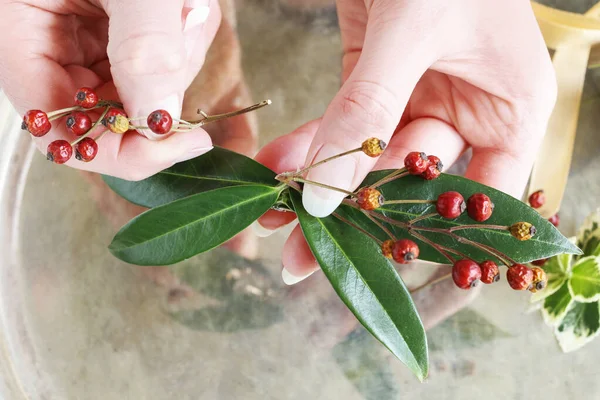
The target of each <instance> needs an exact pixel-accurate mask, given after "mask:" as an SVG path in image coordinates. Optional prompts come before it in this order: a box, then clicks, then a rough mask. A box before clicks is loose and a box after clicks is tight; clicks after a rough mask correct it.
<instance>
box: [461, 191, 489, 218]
mask: <svg viewBox="0 0 600 400" xmlns="http://www.w3.org/2000/svg"><path fill="white" fill-rule="evenodd" d="M492 211H494V203H492V200H490V198H489V197H488V196H486V195H485V194H483V193H475V194H474V195H473V196H471V197H469V200H467V213H468V214H469V217H471V218H472V219H474V220H475V221H477V222H483V221H487V220H488V219H489V218H490V217H491V216H492Z"/></svg>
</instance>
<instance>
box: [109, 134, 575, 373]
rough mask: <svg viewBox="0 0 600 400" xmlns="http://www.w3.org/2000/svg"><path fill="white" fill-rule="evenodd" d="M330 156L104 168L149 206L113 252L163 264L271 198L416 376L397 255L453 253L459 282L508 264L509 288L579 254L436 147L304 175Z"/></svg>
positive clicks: (420, 359) (375, 145) (444, 259)
mask: <svg viewBox="0 0 600 400" xmlns="http://www.w3.org/2000/svg"><path fill="white" fill-rule="evenodd" d="M384 148H385V143H383V142H382V141H380V140H379V139H376V138H372V139H368V140H367V141H365V142H364V143H363V144H362V146H360V147H358V148H355V149H351V150H348V151H347V152H344V153H342V154H340V155H338V156H335V157H341V156H346V155H348V154H351V153H363V154H362V155H360V156H370V157H377V156H379V155H380V154H381V153H382V152H383V151H384ZM335 157H333V158H335ZM327 161H328V160H323V161H321V162H319V163H317V164H314V165H311V166H308V167H306V168H304V169H302V170H300V171H296V172H287V173H283V174H279V175H277V174H275V173H274V172H272V171H270V170H269V169H267V168H265V167H264V166H263V165H261V164H259V163H257V162H255V161H253V160H251V159H249V158H247V157H244V156H242V155H240V154H236V153H233V152H231V151H228V150H225V149H221V148H215V149H213V150H212V151H210V152H209V153H207V154H205V155H203V156H201V157H198V158H196V159H193V160H189V161H186V162H183V163H180V164H177V165H174V166H173V167H171V168H168V169H166V170H165V171H162V172H160V173H158V174H156V175H154V176H152V177H150V178H148V179H145V180H143V181H140V182H128V181H123V180H120V179H116V178H111V177H105V180H106V182H107V183H108V184H109V186H110V187H111V188H112V189H113V190H115V191H116V192H117V193H118V194H120V195H121V196H122V197H124V198H125V199H127V200H129V201H131V202H133V203H135V204H139V205H142V206H145V207H149V208H150V210H148V211H146V212H145V213H143V214H141V215H139V216H138V217H136V218H134V219H133V220H131V221H130V222H129V223H128V224H126V225H125V226H124V227H123V228H122V229H121V230H120V231H119V232H118V233H117V234H116V236H115V237H114V239H113V242H112V243H111V245H110V251H111V252H112V253H113V254H114V255H115V256H116V257H118V258H120V259H122V260H124V261H126V262H129V263H132V264H137V265H170V264H174V263H177V262H179V261H182V260H184V259H187V258H190V257H192V256H194V255H196V254H199V253H202V252H205V251H208V250H210V249H212V248H214V247H216V246H218V245H220V244H222V243H224V242H225V241H227V240H229V239H231V238H232V237H233V236H235V235H236V234H237V233H239V232H241V231H242V230H243V229H245V228H246V227H248V226H249V225H250V224H251V223H252V222H254V221H255V220H256V219H257V218H259V217H260V216H261V215H262V214H264V213H265V212H266V211H268V210H269V209H275V210H279V211H281V212H294V213H296V215H297V217H298V219H299V222H300V226H301V227H302V231H303V233H304V236H305V238H306V240H307V242H308V245H309V247H310V248H311V250H312V252H313V254H314V256H315V258H316V259H317V260H318V262H319V264H320V266H321V268H322V270H323V272H324V274H325V276H326V277H327V279H328V280H329V282H330V283H331V285H332V287H333V289H334V290H335V291H336V293H337V294H338V296H339V297H340V298H341V299H342V300H343V301H344V303H345V304H346V306H347V307H348V308H349V309H350V310H351V311H352V312H353V313H354V315H355V316H356V318H357V319H358V320H359V321H360V322H361V323H362V324H363V326H364V327H365V328H366V329H367V330H368V331H369V332H370V333H371V334H372V335H373V336H374V337H376V338H377V339H378V340H379V341H380V342H381V343H382V344H383V345H384V346H385V347H386V348H387V349H389V350H390V351H391V352H392V353H393V354H394V355H395V356H396V357H398V358H399V359H400V360H401V361H402V362H403V363H404V364H406V365H407V366H408V367H409V368H410V369H411V370H412V372H413V373H414V374H415V375H416V376H417V377H418V378H419V379H421V380H423V379H424V378H425V377H426V376H427V374H428V370H429V359H428V346H427V338H426V335H425V330H424V328H423V324H422V323H421V320H420V317H419V315H418V313H417V310H416V308H415V305H414V302H413V299H412V297H411V293H410V292H409V291H408V290H407V288H406V286H405V285H404V282H403V281H402V279H401V278H400V276H399V275H398V273H397V271H396V268H395V266H394V265H393V264H392V260H393V261H395V262H397V263H399V264H406V263H409V262H411V261H412V260H414V259H416V258H420V259H423V260H427V261H432V262H437V263H446V264H449V272H448V274H447V275H446V277H445V278H452V279H453V280H454V282H455V283H456V285H457V286H459V287H461V288H463V289H469V288H471V287H472V286H474V285H477V284H478V283H479V282H483V283H486V284H491V283H494V282H496V281H497V280H498V278H499V273H500V272H499V268H498V265H500V266H503V265H504V266H506V267H507V276H508V281H509V283H510V285H511V286H512V287H513V288H514V289H519V290H527V289H530V290H531V291H536V290H537V289H539V288H541V287H542V286H544V285H545V278H544V277H543V276H541V275H539V274H535V273H534V270H533V269H531V268H529V267H527V266H525V265H523V264H524V263H527V262H530V261H532V260H539V259H544V258H549V257H552V256H555V255H558V254H580V253H581V251H580V250H579V249H578V248H577V246H575V245H574V244H573V243H571V242H569V241H568V239H567V238H565V237H564V236H563V235H562V234H561V233H560V232H559V231H558V230H557V229H556V228H555V227H554V226H553V225H552V224H551V223H550V222H548V221H547V220H545V219H544V218H542V217H541V216H540V215H539V214H538V213H537V211H535V210H534V209H532V208H531V207H529V206H527V205H526V204H524V203H522V202H521V201H519V200H517V199H515V198H513V197H511V196H509V195H506V194H504V193H502V192H499V191H497V190H495V189H492V188H490V187H487V186H484V185H481V184H479V183H476V182H473V181H470V180H468V179H465V178H462V177H458V176H452V175H448V174H441V169H442V165H441V162H440V161H439V159H438V158H437V157H435V156H427V155H425V154H423V153H418V152H414V153H411V154H409V156H408V157H407V159H406V160H405V166H404V168H401V169H398V170H387V171H376V172H373V173H371V174H369V175H368V176H367V178H366V179H365V181H364V182H363V183H362V184H361V185H360V186H359V189H358V190H357V191H355V192H348V191H346V190H344V189H341V188H336V187H331V186H325V185H323V184H321V183H319V182H311V181H307V180H306V179H305V172H306V171H307V170H308V169H310V168H313V167H314V166H316V165H319V164H322V163H325V162H327ZM304 185H319V186H324V187H327V188H328V189H330V190H337V191H341V192H344V193H345V194H346V195H347V198H346V199H345V200H344V202H343V203H342V205H341V206H340V207H339V208H338V209H337V210H336V212H335V213H334V214H333V215H332V216H329V217H327V218H320V219H319V218H315V217H313V216H311V215H309V214H308V213H307V212H306V210H304V208H303V206H302V201H301V192H302V190H303V187H304ZM431 284H433V283H431ZM542 292H543V291H542ZM542 292H540V293H542Z"/></svg>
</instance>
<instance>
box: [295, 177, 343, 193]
mask: <svg viewBox="0 0 600 400" xmlns="http://www.w3.org/2000/svg"><path fill="white" fill-rule="evenodd" d="M291 180H292V181H295V182H302V183H307V184H309V185H315V186H319V187H322V188H325V189H329V190H335V191H337V192H341V193H345V194H346V195H348V196H352V195H353V194H354V193H352V192H349V191H347V190H344V189H340V188H338V187H335V186H329V185H326V184H324V183H319V182H315V181H309V180H308V179H304V178H298V177H294V178H292V179H291Z"/></svg>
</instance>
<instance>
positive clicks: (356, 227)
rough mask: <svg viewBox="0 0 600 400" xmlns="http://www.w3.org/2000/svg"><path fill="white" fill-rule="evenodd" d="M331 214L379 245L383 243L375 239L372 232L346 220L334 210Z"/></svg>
mask: <svg viewBox="0 0 600 400" xmlns="http://www.w3.org/2000/svg"><path fill="white" fill-rule="evenodd" d="M333 216H334V217H336V218H337V219H339V220H340V221H342V222H343V223H345V224H348V225H350V226H351V227H353V228H354V229H357V230H358V231H360V232H362V233H364V234H365V235H367V236H368V237H370V238H371V239H373V240H374V241H375V242H377V244H379V245H380V246H381V245H382V244H383V242H382V241H381V240H379V239H377V237H375V236H374V235H373V234H371V233H369V232H367V231H366V230H364V229H363V228H361V227H360V226H358V225H356V224H355V223H354V222H351V221H348V220H347V219H346V218H344V217H342V216H341V215H340V214H338V213H335V212H334V213H333Z"/></svg>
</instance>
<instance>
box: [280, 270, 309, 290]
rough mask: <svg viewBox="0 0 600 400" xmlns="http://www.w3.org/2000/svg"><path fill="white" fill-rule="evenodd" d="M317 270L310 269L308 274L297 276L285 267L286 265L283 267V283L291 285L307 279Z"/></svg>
mask: <svg viewBox="0 0 600 400" xmlns="http://www.w3.org/2000/svg"><path fill="white" fill-rule="evenodd" d="M315 271H316V270H314V271H310V272H309V273H308V274H305V275H303V276H296V275H294V274H292V273H290V271H288V270H287V269H285V267H283V269H282V270H281V279H283V283H285V284H286V285H288V286H291V285H294V284H296V283H298V282H300V281H303V280H305V279H306V278H308V277H309V276H311V275H312V274H314V273H315Z"/></svg>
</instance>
